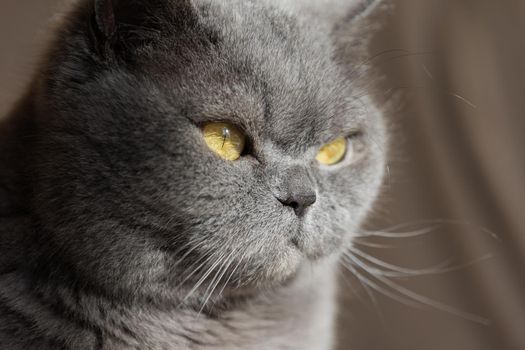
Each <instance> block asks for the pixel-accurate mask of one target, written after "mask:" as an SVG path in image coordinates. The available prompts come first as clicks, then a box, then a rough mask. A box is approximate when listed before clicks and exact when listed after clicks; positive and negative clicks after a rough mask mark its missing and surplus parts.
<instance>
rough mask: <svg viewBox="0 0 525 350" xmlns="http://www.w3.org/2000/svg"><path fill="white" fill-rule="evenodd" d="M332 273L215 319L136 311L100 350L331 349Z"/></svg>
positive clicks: (108, 337)
mask: <svg viewBox="0 0 525 350" xmlns="http://www.w3.org/2000/svg"><path fill="white" fill-rule="evenodd" d="M334 274H335V271H332V270H325V271H323V273H322V274H319V276H316V278H314V279H313V280H309V281H297V282H295V283H294V285H292V286H289V287H287V288H289V289H285V290H282V291H279V292H277V293H275V292H272V293H269V294H267V295H261V296H259V297H256V298H255V299H254V300H251V301H250V302H248V303H247V304H245V305H244V306H243V307H240V308H238V309H235V310H231V311H227V312H224V313H221V315H220V317H217V318H210V317H208V316H206V315H204V314H196V313H195V312H165V313H164V312H161V313H158V312H157V313H152V312H142V313H138V314H136V315H132V316H131V317H130V318H128V319H127V320H126V321H125V322H124V323H125V324H126V328H127V329H126V330H125V331H124V330H123V329H121V328H120V329H119V328H118V327H117V328H114V329H113V330H112V332H113V333H114V334H113V335H112V336H107V337H106V338H105V339H104V342H103V347H102V349H107V350H113V349H115V350H116V349H141V350H145V349H156V350H157V349H159V350H160V349H166V350H168V349H195V350H200V349H217V350H219V349H224V350H226V349H228V350H235V349H239V350H240V349H257V350H263V349H268V350H270V349H276V350H277V349H304V350H309V349H312V350H325V349H326V350H328V349H331V348H332V343H333V341H332V338H333V329H334V327H333V325H334V303H335V281H334ZM309 277H311V275H310V276H309Z"/></svg>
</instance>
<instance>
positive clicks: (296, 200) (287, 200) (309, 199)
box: [277, 191, 317, 217]
mask: <svg viewBox="0 0 525 350" xmlns="http://www.w3.org/2000/svg"><path fill="white" fill-rule="evenodd" d="M277 199H278V200H279V202H281V203H282V204H283V205H284V206H288V207H291V208H292V209H293V210H294V212H295V215H297V216H299V217H301V216H303V215H304V213H305V212H306V209H307V208H308V207H309V206H311V205H312V204H314V203H315V201H316V200H317V196H316V195H315V192H313V191H311V192H309V193H291V194H289V195H287V196H284V197H282V198H279V197H277Z"/></svg>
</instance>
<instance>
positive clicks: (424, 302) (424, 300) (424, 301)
mask: <svg viewBox="0 0 525 350" xmlns="http://www.w3.org/2000/svg"><path fill="white" fill-rule="evenodd" d="M346 257H347V258H349V259H350V261H351V262H353V263H355V264H356V265H357V266H359V267H360V268H362V269H363V270H364V271H367V266H366V265H364V264H362V263H361V262H360V261H359V260H358V259H355V258H354V257H353V256H349V255H347V256H346ZM347 267H348V266H347ZM354 270H355V269H354ZM371 275H372V276H373V277H374V278H375V279H377V280H378V281H380V282H381V283H383V284H384V285H385V286H387V287H389V288H391V289H392V290H393V291H396V292H397V293H399V294H400V295H402V296H403V297H405V298H409V299H411V300H412V301H414V302H416V304H419V305H421V306H425V307H432V308H434V309H436V310H440V311H443V312H446V313H449V314H451V315H455V316H458V317H461V318H463V319H466V320H469V321H472V322H476V323H479V324H483V325H486V326H487V325H490V323H491V322H490V320H488V319H486V318H483V317H481V316H479V315H475V314H472V313H469V312H464V311H461V310H458V309H456V308H453V307H451V306H450V305H447V304H445V303H442V302H439V301H436V300H433V299H431V298H428V297H425V296H423V295H421V294H419V293H416V292H414V291H412V290H410V289H407V288H405V287H403V286H402V285H400V284H398V283H395V282H393V281H391V280H390V279H388V278H385V277H383V276H377V275H373V274H371ZM374 284H375V283H374ZM396 300H397V299H396Z"/></svg>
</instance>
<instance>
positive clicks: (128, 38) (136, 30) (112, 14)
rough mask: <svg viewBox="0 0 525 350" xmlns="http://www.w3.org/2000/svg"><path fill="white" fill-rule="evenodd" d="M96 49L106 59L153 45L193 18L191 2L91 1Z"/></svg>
mask: <svg viewBox="0 0 525 350" xmlns="http://www.w3.org/2000/svg"><path fill="white" fill-rule="evenodd" d="M91 3H92V6H93V7H92V10H91V11H92V16H91V20H90V21H91V23H90V24H91V25H90V32H91V37H92V41H93V44H94V48H95V50H96V51H97V53H98V54H100V55H101V56H103V57H105V58H107V57H110V56H112V55H119V54H123V53H126V52H125V51H127V50H133V49H134V48H136V47H137V46H140V45H144V44H145V43H147V42H151V41H153V40H155V39H156V38H158V37H159V36H162V35H163V34H165V33H167V32H168V31H170V30H179V29H180V28H182V27H184V26H186V25H187V24H188V23H190V22H191V20H192V19H193V17H194V16H193V5H192V0H147V1H146V0H91Z"/></svg>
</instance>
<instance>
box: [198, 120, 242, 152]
mask: <svg viewBox="0 0 525 350" xmlns="http://www.w3.org/2000/svg"><path fill="white" fill-rule="evenodd" d="M202 134H203V137H204V141H206V144H207V145H208V147H209V148H210V149H211V150H212V151H213V152H215V153H217V154H218V155H219V156H220V157H221V158H223V159H226V160H232V161H233V160H237V159H239V157H240V156H241V154H242V151H243V150H244V145H245V143H246V137H245V136H244V134H243V133H242V132H241V131H240V130H239V129H238V128H237V127H236V126H235V125H232V124H228V123H207V124H205V125H204V127H203V128H202Z"/></svg>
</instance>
